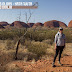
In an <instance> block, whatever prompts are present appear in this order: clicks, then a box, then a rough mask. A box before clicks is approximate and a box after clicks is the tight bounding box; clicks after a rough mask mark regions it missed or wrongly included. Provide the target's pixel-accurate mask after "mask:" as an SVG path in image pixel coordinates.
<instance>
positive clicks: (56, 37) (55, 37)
mask: <svg viewBox="0 0 72 72" xmlns="http://www.w3.org/2000/svg"><path fill="white" fill-rule="evenodd" d="M56 45H57V34H56V35H55V50H56V48H57V46H56Z"/></svg>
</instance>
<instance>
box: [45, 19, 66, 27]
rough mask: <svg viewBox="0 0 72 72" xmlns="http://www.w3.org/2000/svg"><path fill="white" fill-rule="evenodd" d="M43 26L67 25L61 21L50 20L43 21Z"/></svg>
mask: <svg viewBox="0 0 72 72" xmlns="http://www.w3.org/2000/svg"><path fill="white" fill-rule="evenodd" d="M44 27H67V25H66V24H65V23H63V22H61V21H57V20H51V21H47V22H45V23H44Z"/></svg>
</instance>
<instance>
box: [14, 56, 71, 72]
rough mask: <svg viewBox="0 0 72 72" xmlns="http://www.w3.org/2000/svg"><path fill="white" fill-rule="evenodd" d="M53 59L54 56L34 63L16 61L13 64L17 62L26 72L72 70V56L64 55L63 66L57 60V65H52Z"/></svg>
mask: <svg viewBox="0 0 72 72" xmlns="http://www.w3.org/2000/svg"><path fill="white" fill-rule="evenodd" d="M52 60H53V58H51V59H49V60H38V61H37V62H35V63H34V64H31V63H29V62H28V63H27V62H26V63H25V62H23V61H16V62H13V64H16V65H17V66H18V67H20V68H21V69H22V70H23V71H24V72H72V56H64V57H63V58H61V63H62V64H63V66H60V65H59V64H58V63H57V60H56V63H55V65H56V67H52Z"/></svg>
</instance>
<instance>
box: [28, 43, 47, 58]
mask: <svg viewBox="0 0 72 72" xmlns="http://www.w3.org/2000/svg"><path fill="white" fill-rule="evenodd" d="M47 48H48V45H47V44H44V43H42V42H31V44H28V51H29V52H32V53H34V54H36V55H37V57H38V58H39V57H42V56H43V55H45V54H46V50H47Z"/></svg>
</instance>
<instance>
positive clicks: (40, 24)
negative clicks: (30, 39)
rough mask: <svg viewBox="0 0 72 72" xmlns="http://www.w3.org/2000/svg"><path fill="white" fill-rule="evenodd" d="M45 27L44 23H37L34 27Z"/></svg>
mask: <svg viewBox="0 0 72 72" xmlns="http://www.w3.org/2000/svg"><path fill="white" fill-rule="evenodd" d="M43 25H44V24H43V23H40V22H37V23H35V24H34V25H33V27H38V26H43Z"/></svg>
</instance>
